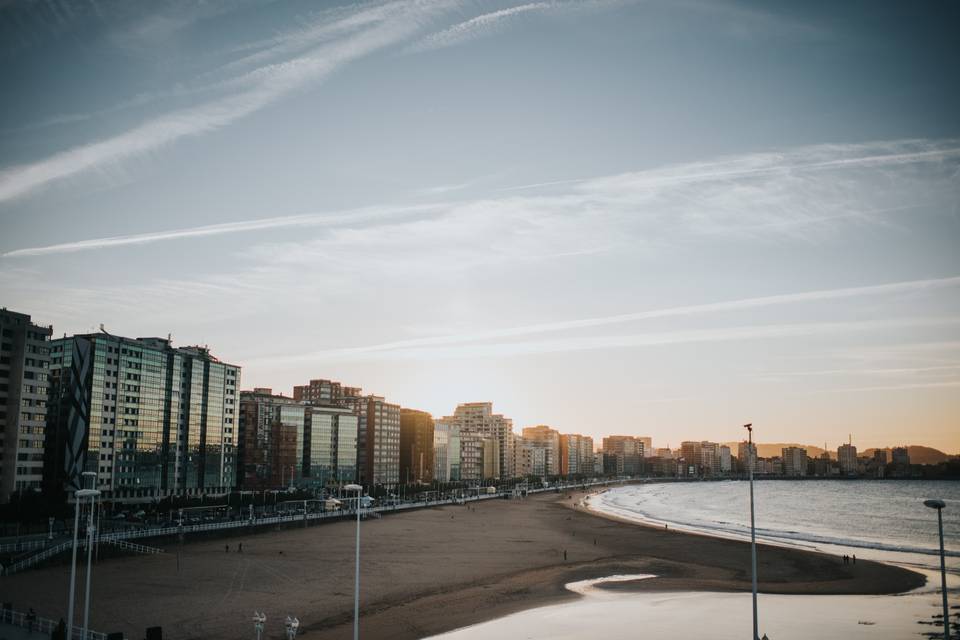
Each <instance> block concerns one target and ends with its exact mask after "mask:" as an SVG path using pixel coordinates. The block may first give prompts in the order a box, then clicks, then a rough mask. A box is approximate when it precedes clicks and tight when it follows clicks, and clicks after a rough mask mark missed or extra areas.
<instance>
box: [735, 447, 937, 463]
mask: <svg viewBox="0 0 960 640" xmlns="http://www.w3.org/2000/svg"><path fill="white" fill-rule="evenodd" d="M723 444H725V445H727V446H728V447H730V450H731V451H732V452H733V455H737V446H738V445H739V444H740V443H738V442H724V443H723ZM786 447H802V448H804V449H806V450H807V455H808V456H810V457H811V458H816V457H818V456H819V455H820V454H822V453H823V447H817V446H814V445H810V444H797V443H796V442H768V443H762V442H758V443H757V455H759V456H760V457H761V458H773V457H775V456H779V455H780V452H781V450H782V449H784V448H786ZM885 449H886V452H887V461H888V462H889V461H890V459H891V457H892V456H891V453H890V452H891V447H886V448H885ZM874 451H876V449H875V448H871V449H867V450H865V451H857V455H859V456H870V457H872V456H873V452H874ZM907 451H908V452H909V453H910V462H911V463H913V464H937V463H940V462H943V461H944V460H949V459H950V458H952V457H956V456H951V455H949V454H946V453H944V452H943V451H940V450H939V449H934V448H933V447H924V446H922V445H918V444H911V445H907ZM829 453H830V457H831V458H833V459H834V460H836V459H837V451H836V449H834V450H832V451H830V452H829Z"/></svg>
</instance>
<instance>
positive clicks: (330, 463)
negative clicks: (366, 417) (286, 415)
mask: <svg viewBox="0 0 960 640" xmlns="http://www.w3.org/2000/svg"><path fill="white" fill-rule="evenodd" d="M359 421H360V419H359V417H358V416H357V415H356V414H355V413H354V412H353V411H352V410H351V409H349V408H347V407H342V406H327V405H307V406H306V407H305V410H304V428H303V438H304V448H303V453H304V455H303V480H302V484H303V486H306V487H310V488H314V489H320V488H322V487H327V486H330V485H342V484H350V483H352V482H356V481H357V431H358V425H359Z"/></svg>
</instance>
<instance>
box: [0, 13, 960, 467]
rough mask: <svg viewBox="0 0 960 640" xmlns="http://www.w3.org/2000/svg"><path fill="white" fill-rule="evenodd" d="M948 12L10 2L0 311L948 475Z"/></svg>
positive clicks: (649, 428)
mask: <svg viewBox="0 0 960 640" xmlns="http://www.w3.org/2000/svg"><path fill="white" fill-rule="evenodd" d="M958 17H960V11H958V9H957V7H956V4H955V3H949V2H929V3H925V4H923V5H922V6H921V5H911V4H906V3H883V2H879V3H878V2H863V3H846V4H844V5H843V6H842V7H837V6H836V5H835V4H834V3H816V2H811V3H759V2H758V3H752V2H630V1H627V0H620V1H617V0H610V1H604V0H596V1H584V2H563V1H546V2H526V3H523V2H512V3H511V2H476V1H474V2H468V1H464V0H439V1H436V2H429V1H425V0H424V1H414V0H409V1H396V2H383V3H362V4H346V3H344V4H337V5H334V4H330V3H328V4H324V5H323V8H322V9H321V8H319V5H317V4H316V3H308V2H299V3H298V2H279V1H277V2H258V1H254V0H247V1H236V2H221V3H192V2H156V3H125V2H102V1H98V2H89V3H83V2H76V3H73V2H11V3H7V4H4V5H3V6H0V60H2V62H3V64H2V65H0V77H2V78H3V84H4V89H5V90H4V96H5V99H4V101H2V103H0V141H2V142H0V154H2V155H0V303H2V304H3V305H5V306H7V307H9V308H13V309H16V310H19V311H23V312H26V313H30V314H31V315H33V316H34V317H35V318H36V319H37V320H38V321H41V322H45V323H52V324H53V325H54V328H55V331H56V332H57V333H58V334H59V333H63V332H67V333H73V332H80V331H88V330H91V329H92V328H95V327H96V326H98V325H99V324H100V323H101V322H102V323H104V324H105V325H106V327H107V328H108V329H109V330H110V331H112V332H115V333H118V334H122V335H131V336H146V335H166V334H167V333H172V334H173V337H174V340H175V342H177V343H206V344H209V345H210V346H211V348H212V349H213V350H214V352H215V353H217V354H219V355H220V357H222V358H223V359H225V360H228V361H231V362H235V363H237V364H240V365H242V366H243V367H244V370H243V378H244V385H245V386H254V385H257V386H272V387H274V388H275V389H278V390H285V391H286V392H289V391H290V389H291V388H292V385H294V384H298V383H302V382H304V381H305V380H307V379H309V378H311V377H329V378H334V379H340V380H343V381H344V382H347V383H350V384H358V385H362V386H363V387H364V388H366V389H368V390H369V391H372V392H377V393H382V394H385V395H387V396H388V397H389V398H391V399H392V400H394V401H397V402H400V403H402V404H404V405H405V406H411V407H416V408H421V409H425V410H429V411H431V412H433V413H435V414H443V413H449V412H450V411H451V410H452V408H453V406H454V405H455V404H456V403H457V402H466V401H477V400H491V401H493V402H494V403H495V405H496V407H497V409H498V410H500V411H502V412H504V413H506V414H507V415H510V416H512V417H513V418H514V419H515V421H516V423H517V425H518V427H519V426H525V425H528V424H537V423H546V424H551V425H552V426H554V427H556V428H559V429H561V430H562V431H567V432H580V433H585V434H589V435H594V436H600V435H602V434H607V433H613V432H617V433H634V434H639V435H652V436H653V437H654V439H655V442H656V444H657V445H658V446H662V445H667V444H671V445H674V446H676V445H677V444H678V443H679V442H680V441H681V440H684V439H690V438H696V439H700V438H703V439H714V440H732V439H736V438H738V437H739V433H738V425H739V424H742V423H743V422H746V421H750V420H752V421H753V422H754V423H755V424H757V426H758V435H759V437H760V438H761V439H762V440H766V441H774V440H792V441H801V442H808V443H811V444H822V443H823V442H825V441H826V442H827V443H828V444H829V445H830V446H831V447H834V446H836V444H837V443H838V442H840V441H843V440H846V437H847V434H848V433H851V432H852V433H853V434H854V439H855V440H856V441H857V442H859V443H860V444H861V445H862V446H873V445H884V444H895V443H901V442H907V441H909V442H911V443H923V444H931V445H934V446H939V447H941V448H945V449H949V450H952V451H957V450H960V435H958V434H960V399H958V398H960V393H957V388H958V387H960V296H958V291H960V257H958V255H960V252H958V251H957V249H956V246H957V240H958V239H960V204H958V203H960V118H958V117H957V115H956V114H958V113H960V91H958V85H957V82H956V80H955V78H954V75H955V70H956V68H958V66H960V65H958V63H960V46H958V45H957V44H956V42H955V40H956V38H955V37H954V36H955V33H956V31H957V27H958V26H960V20H958Z"/></svg>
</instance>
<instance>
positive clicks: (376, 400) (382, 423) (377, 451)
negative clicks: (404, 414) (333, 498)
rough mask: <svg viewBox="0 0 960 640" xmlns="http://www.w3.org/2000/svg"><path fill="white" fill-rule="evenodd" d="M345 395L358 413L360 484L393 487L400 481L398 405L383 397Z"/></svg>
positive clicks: (348, 402)
mask: <svg viewBox="0 0 960 640" xmlns="http://www.w3.org/2000/svg"><path fill="white" fill-rule="evenodd" d="M359 391H360V390H359V389H351V391H350V395H345V396H344V402H345V403H347V405H348V406H350V407H351V408H352V410H353V413H354V414H356V416H357V419H358V420H357V469H358V471H357V473H358V479H359V481H360V484H364V485H367V486H376V485H381V486H385V487H393V486H396V485H397V484H398V483H399V482H400V405H397V404H391V403H389V402H387V401H386V399H385V398H384V397H383V396H376V395H366V396H364V395H360V394H359Z"/></svg>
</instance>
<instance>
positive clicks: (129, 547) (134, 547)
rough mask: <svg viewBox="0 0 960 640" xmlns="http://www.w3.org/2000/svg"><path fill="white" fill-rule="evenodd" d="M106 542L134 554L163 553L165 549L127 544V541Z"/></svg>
mask: <svg viewBox="0 0 960 640" xmlns="http://www.w3.org/2000/svg"><path fill="white" fill-rule="evenodd" d="M105 542H108V543H109V544H112V545H115V546H117V547H120V548H121V549H127V550H128V551H133V552H134V553H142V554H145V555H153V554H157V553H163V549H159V548H157V547H148V546H147V545H145V544H137V543H136V542H127V541H126V540H109V541H105Z"/></svg>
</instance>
